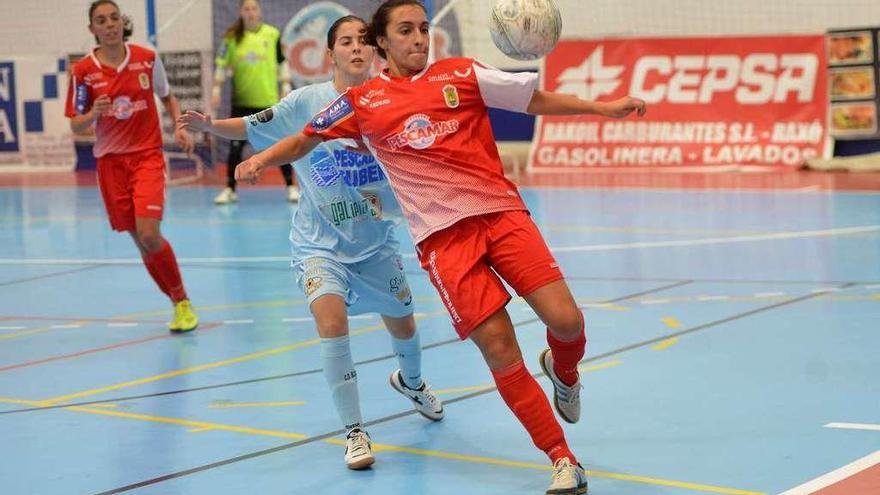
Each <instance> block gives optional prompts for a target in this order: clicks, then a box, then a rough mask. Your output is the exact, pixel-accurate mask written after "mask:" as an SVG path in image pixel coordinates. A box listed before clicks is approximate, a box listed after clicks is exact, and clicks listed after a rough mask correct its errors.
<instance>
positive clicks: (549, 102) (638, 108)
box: [526, 91, 648, 118]
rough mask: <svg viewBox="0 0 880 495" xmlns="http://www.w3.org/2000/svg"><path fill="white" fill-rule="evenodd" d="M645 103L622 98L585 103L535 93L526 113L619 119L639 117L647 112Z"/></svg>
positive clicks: (569, 96)
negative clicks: (632, 114)
mask: <svg viewBox="0 0 880 495" xmlns="http://www.w3.org/2000/svg"><path fill="white" fill-rule="evenodd" d="M647 110H648V109H647V107H646V106H645V102H644V101H642V100H640V99H638V98H633V97H631V96H624V97H623V98H619V99H617V100H614V101H587V100H582V99H580V98H578V97H576V96H572V95H564V94H560V93H552V92H549V91H535V93H534V95H532V100H531V101H530V102H529V106H528V108H527V109H526V111H527V112H528V113H530V114H533V115H582V114H595V115H603V116H605V117H614V118H621V117H626V116H627V115H629V114H631V113H632V112H636V114H637V115H638V116H639V117H641V116H642V115H645V112H646V111H647Z"/></svg>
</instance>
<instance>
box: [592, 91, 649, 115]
mask: <svg viewBox="0 0 880 495" xmlns="http://www.w3.org/2000/svg"><path fill="white" fill-rule="evenodd" d="M647 111H648V106H647V104H646V103H645V101H644V100H641V99H639V98H633V97H632V96H624V97H623V98H620V99H617V100H614V101H611V102H608V103H607V104H606V107H605V111H604V112H603V113H604V115H605V116H606V117H614V118H618V119H619V118H622V117H626V116H627V115H629V114H631V113H633V112H636V115H638V116H639V117H641V116H642V115H645V112H647Z"/></svg>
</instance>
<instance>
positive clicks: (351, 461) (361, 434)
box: [345, 428, 376, 469]
mask: <svg viewBox="0 0 880 495" xmlns="http://www.w3.org/2000/svg"><path fill="white" fill-rule="evenodd" d="M374 462H376V458H375V457H373V451H372V449H371V448H370V435H368V434H367V432H365V431H364V430H362V429H360V428H353V429H352V430H351V431H349V432H348V435H347V438H346V440H345V465H346V466H348V469H365V468H367V467H369V466H371V465H372V464H373V463H374Z"/></svg>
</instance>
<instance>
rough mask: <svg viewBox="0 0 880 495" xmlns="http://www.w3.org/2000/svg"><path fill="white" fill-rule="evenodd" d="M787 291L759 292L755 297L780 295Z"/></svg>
mask: <svg viewBox="0 0 880 495" xmlns="http://www.w3.org/2000/svg"><path fill="white" fill-rule="evenodd" d="M784 295H785V292H758V293H757V294H755V297H779V296H784Z"/></svg>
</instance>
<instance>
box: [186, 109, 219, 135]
mask: <svg viewBox="0 0 880 495" xmlns="http://www.w3.org/2000/svg"><path fill="white" fill-rule="evenodd" d="M177 126H178V127H182V128H183V129H186V130H189V131H194V132H211V128H212V127H213V126H214V122H213V121H212V120H211V116H210V115H205V114H201V113H199V112H196V111H194V110H187V111H186V113H184V114H183V115H181V116H180V117H177Z"/></svg>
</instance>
